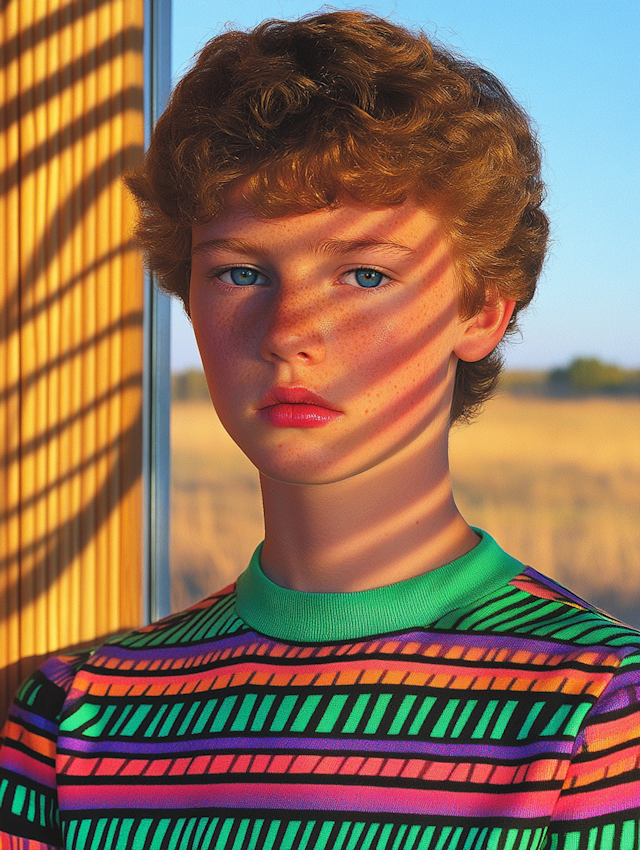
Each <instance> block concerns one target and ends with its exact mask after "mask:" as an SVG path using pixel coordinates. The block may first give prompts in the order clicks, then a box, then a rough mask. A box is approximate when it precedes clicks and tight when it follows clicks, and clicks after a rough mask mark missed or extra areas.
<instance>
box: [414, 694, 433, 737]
mask: <svg viewBox="0 0 640 850" xmlns="http://www.w3.org/2000/svg"><path fill="white" fill-rule="evenodd" d="M435 702H436V698H435V697H425V698H424V699H423V700H422V705H421V706H420V708H419V709H418V713H417V714H416V716H415V717H414V719H413V723H412V724H411V726H409V731H408V732H407V734H408V735H417V734H418V732H419V731H420V730H421V729H422V724H423V723H424V721H425V720H426V719H427V715H428V714H429V712H430V711H431V709H432V708H433V706H434V705H435Z"/></svg>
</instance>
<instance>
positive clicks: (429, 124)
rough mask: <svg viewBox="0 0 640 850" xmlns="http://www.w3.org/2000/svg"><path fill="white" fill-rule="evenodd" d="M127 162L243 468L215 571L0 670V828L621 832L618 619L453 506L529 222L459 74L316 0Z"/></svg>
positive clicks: (205, 75)
mask: <svg viewBox="0 0 640 850" xmlns="http://www.w3.org/2000/svg"><path fill="white" fill-rule="evenodd" d="M129 185H130V187H131V188H132V190H133V192H134V194H135V195H136V197H137V199H138V201H139V203H140V209H141V221H140V227H139V236H140V241H141V244H142V245H143V247H144V249H145V250H146V252H147V255H148V258H149V263H150V266H151V268H153V269H154V271H155V272H156V274H157V275H158V277H159V279H160V280H161V281H162V282H163V285H164V286H165V287H166V288H167V289H168V290H169V291H170V292H173V293H175V294H176V295H178V296H179V297H180V298H182V300H183V302H184V304H185V307H186V309H187V310H188V312H189V313H190V316H191V318H192V321H193V325H194V328H195V332H196V336H197V339H198V343H199V346H200V350H201V352H202V359H203V363H204V367H205V372H206V375H207V379H208V382H209V387H210V391H211V396H212V399H213V402H214V404H215V407H216V409H217V411H218V413H219V415H220V418H221V420H222V422H223V424H224V425H225V427H226V428H227V430H228V431H229V433H230V434H231V436H232V437H233V439H234V440H235V441H236V442H237V443H238V445H239V446H240V447H241V448H242V449H243V451H245V453H246V454H247V456H248V457H249V458H250V459H251V460H252V461H253V462H254V464H255V465H256V466H257V468H258V469H259V471H260V476H261V482H262V491H263V500H264V511H265V527H266V535H265V541H264V544H263V545H261V546H260V547H259V548H258V550H257V551H256V553H255V555H254V557H253V559H252V561H251V563H250V565H249V567H248V568H247V570H246V572H244V573H243V574H242V575H241V576H240V578H239V579H238V582H237V584H236V585H234V586H232V587H228V588H226V589H224V590H221V591H219V592H217V593H215V594H214V595H213V596H211V597H209V598H208V599H205V600H204V601H203V602H201V603H199V604H198V605H196V606H194V607H193V608H191V609H189V610H187V611H184V612H182V613H179V614H176V615H174V616H172V617H169V618H167V619H166V620H163V621H161V622H159V623H155V624H152V625H151V626H148V627H145V628H143V629H140V630H139V631H137V632H134V633H132V634H129V635H126V636H125V637H122V638H119V639H116V640H113V641H110V642H109V643H108V644H107V645H105V646H103V647H101V648H99V649H98V650H96V651H95V652H93V653H84V654H81V655H78V656H74V657H65V658H58V659H54V660H51V661H49V662H47V663H46V664H45V665H44V666H43V667H42V668H41V670H40V671H39V672H38V673H36V674H35V675H34V676H33V677H32V678H31V679H30V680H29V681H27V683H26V684H25V685H24V686H23V687H22V689H21V690H20V692H19V694H18V696H17V698H16V701H15V704H14V707H13V710H12V713H11V717H10V719H9V722H8V724H7V727H6V731H5V735H6V739H5V744H4V748H3V751H2V765H3V773H2V779H1V783H0V812H1V815H0V824H1V829H2V830H3V833H2V844H1V846H2V847H3V848H4V847H12V848H13V847H20V848H30V850H32V848H44V847H65V848H73V850H89V848H98V847H100V848H103V847H104V848H107V850H115V848H118V850H119V848H154V850H160V848H172V850H173V848H181V849H184V850H186V848H216V850H223V848H224V850H246V849H247V848H278V850H290V848H291V850H293V848H299V850H320V848H331V850H365V848H378V850H383V848H384V850H454V848H456V850H489V848H491V850H500V848H502V850H540V848H548V850H587V848H589V850H605V848H606V850H631V848H637V847H638V846H640V770H639V768H638V758H639V755H640V740H639V730H640V720H639V716H640V715H639V713H638V697H639V690H640V635H638V633H637V632H635V631H634V630H632V629H630V628H627V627H625V626H623V625H621V624H620V623H618V622H617V621H615V620H613V619H612V618H610V617H608V616H607V615H605V614H603V613H601V612H599V611H596V610H595V609H593V608H592V607H591V606H590V605H588V604H587V603H585V602H583V601H582V600H580V599H578V598H576V597H575V596H574V595H572V594H571V593H570V592H568V591H567V590H565V589H564V588H562V587H560V586H558V585H557V584H555V583H554V582H553V581H551V580H550V579H548V578H545V577H544V576H541V575H540V574H538V573H537V572H536V571H535V570H533V569H531V568H529V567H525V566H524V565H522V564H520V563H519V562H517V561H516V560H514V559H513V558H511V557H510V556H509V555H507V554H506V553H504V552H503V551H502V550H501V549H500V548H499V546H498V545H497V543H495V542H494V541H493V540H492V539H491V537H490V536H489V535H488V534H487V533H486V532H484V531H480V530H478V529H473V528H470V527H469V526H468V524H467V523H466V522H465V520H464V519H463V518H462V517H461V515H460V514H459V512H458V510H457V508H456V505H455V502H454V500H453V496H452V493H451V485H450V479H449V471H448V461H447V436H448V430H449V426H450V423H451V422H452V421H455V420H458V419H461V418H465V417H469V416H470V415H471V414H472V413H473V412H474V411H475V410H477V408H478V406H479V405H480V404H481V403H482V402H483V401H484V400H485V399H486V398H487V397H488V396H489V395H490V394H491V392H492V390H493V389H494V387H495V384H496V380H497V376H498V373H499V368H500V359H499V355H498V354H497V347H498V346H499V343H500V341H501V340H502V338H503V336H504V334H505V333H508V332H510V331H512V330H513V329H514V327H515V323H516V319H517V316H518V314H519V311H520V310H521V309H523V308H524V307H525V306H526V305H527V304H528V303H529V301H530V300H531V298H532V296H533V292H534V289H535V283H536V279H537V277H538V274H539V272H540V268H541V265H542V261H543V254H544V249H545V243H546V238H547V219H546V217H545V215H544V213H543V212H542V211H541V203H542V200H543V187H542V184H541V181H540V161H539V153H538V148H537V145H536V142H535V139H534V136H533V133H532V131H531V128H530V126H529V123H528V120H527V118H526V116H525V115H524V113H523V112H522V110H521V109H520V108H519V107H518V106H517V104H515V103H514V101H513V100H512V98H511V97H510V95H509V94H508V93H507V92H506V91H505V89H504V87H503V86H502V85H501V84H500V83H499V82H498V80H496V79H495V77H493V76H492V75H491V74H489V73H488V72H486V71H484V70H483V69H481V68H479V67H477V66H476V65H474V64H472V63H470V62H468V61H466V60H463V59H460V58H457V57H455V56H453V55H451V54H450V53H448V52H447V51H446V50H444V49H443V48H441V47H436V46H434V45H433V44H432V43H430V41H429V40H428V39H427V38H426V37H425V36H424V35H422V34H419V33H418V34H413V33H410V32H408V31H407V30H406V29H403V28H401V27H398V26H396V25H393V24H391V23H389V22H387V21H385V20H382V19H379V18H376V17H373V16H368V15H365V14H360V13H355V12H336V13H329V14H322V15H318V16H315V17H308V18H303V19H301V20H300V21H296V22H292V23H286V22H278V21H275V22H274V21H271V22H267V23H265V24H263V25H261V26H260V27H257V28H256V29H255V30H253V31H251V32H248V33H240V32H228V33H225V34H223V35H221V36H219V37H217V38H215V39H213V40H212V41H211V42H209V44H207V45H206V46H205V48H204V49H203V51H202V52H201V54H200V56H199V58H198V61H197V63H196V64H195V66H194V68H193V69H192V70H191V71H190V72H189V73H188V74H187V75H186V77H185V78H184V79H183V81H182V82H181V83H180V84H179V85H178V87H177V88H176V91H175V93H174V95H173V97H172V100H171V102H170V104H169V107H168V109H167V111H166V112H165V114H164V115H163V117H162V118H161V119H160V121H159V123H158V126H157V129H156V131H155V133H154V136H153V140H152V143H151V147H150V150H149V152H148V154H147V157H146V160H145V162H144V164H143V165H142V166H141V167H140V169H139V170H138V171H137V172H136V173H134V174H132V175H130V177H129Z"/></svg>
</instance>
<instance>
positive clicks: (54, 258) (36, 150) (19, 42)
mask: <svg viewBox="0 0 640 850" xmlns="http://www.w3.org/2000/svg"><path fill="white" fill-rule="evenodd" d="M142 6H143V4H142V0H8V2H5V3H3V4H2V11H1V12H0V43H1V45H2V61H1V62H0V100H1V103H2V110H3V118H2V121H1V122H0V131H1V134H0V174H1V178H0V179H1V184H0V209H1V212H0V216H1V220H0V226H1V227H2V232H1V235H0V257H1V263H2V268H1V270H0V297H1V299H2V306H1V309H0V394H1V395H0V398H1V401H0V441H2V442H1V451H2V463H1V465H0V500H1V505H0V508H1V515H0V555H1V559H2V560H1V573H0V713H2V712H3V710H4V707H5V706H6V704H7V701H8V700H9V699H10V698H11V695H12V694H13V692H14V691H15V689H16V687H17V686H18V684H19V683H20V681H21V679H23V678H24V677H25V675H27V674H28V673H30V672H31V671H32V669H33V668H34V667H35V666H36V664H37V663H38V661H40V660H42V657H43V656H46V655H48V654H51V653H53V652H55V651H56V650H59V649H61V648H66V647H70V646H74V645H78V644H90V643H91V642H93V641H96V640H100V639H101V638H102V637H104V636H106V635H108V634H110V633H113V632H116V631H119V630H125V629H127V628H130V627H132V626H134V625H136V624H138V623H139V622H140V617H141V566H142V558H141V539H142V534H141V493H140V474H141V406H142V399H141V393H142V306H143V282H142V271H141V265H140V260H139V258H138V256H137V255H136V253H135V251H134V250H133V248H132V246H131V243H130V235H129V234H130V229H131V221H132V214H133V211H132V206H131V202H130V200H129V199H128V197H127V196H126V192H125V190H124V189H123V187H122V186H121V183H120V176H121V174H122V172H123V170H124V169H126V168H127V167H129V166H131V165H132V164H133V163H135V162H136V161H137V159H138V158H139V156H140V152H141V149H142V144H143V132H144V129H143V128H144V123H143V113H142V73H143V65H142Z"/></svg>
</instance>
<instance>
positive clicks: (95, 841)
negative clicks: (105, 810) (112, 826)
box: [90, 818, 109, 850]
mask: <svg viewBox="0 0 640 850" xmlns="http://www.w3.org/2000/svg"><path fill="white" fill-rule="evenodd" d="M108 823H109V819H108V818H100V820H99V821H98V823H97V824H96V831H95V832H94V833H93V838H92V839H91V848H90V850H100V848H102V847H103V846H104V845H103V842H102V835H103V833H104V831H105V829H106V828H107V824H108Z"/></svg>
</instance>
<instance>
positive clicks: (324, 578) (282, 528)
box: [260, 434, 479, 593]
mask: <svg viewBox="0 0 640 850" xmlns="http://www.w3.org/2000/svg"><path fill="white" fill-rule="evenodd" d="M261 487H262V499H263V505H264V516H265V542H264V546H263V549H262V554H261V559H260V560H261V566H262V569H263V571H264V573H265V574H266V575H267V577H268V578H270V579H271V580H272V581H273V582H275V583H276V584H278V585H280V586H281V587H286V588H290V589H292V590H302V591H308V592H316V593H341V592H351V591H359V590H370V589H372V588H375V587H382V586H384V585H388V584H393V583H395V582H398V581H404V580H405V579H408V578H413V577H414V576H416V575H420V574H422V573H425V572H428V571H429V570H433V569H435V568H436V567H440V566H442V565H443V564H447V563H449V562H450V561H453V560H455V559H456V558H459V557H460V556H462V555H464V554H466V553H467V552H469V551H470V550H471V549H473V548H474V546H475V545H476V544H477V543H478V540H479V538H478V536H477V535H476V534H475V532H474V531H472V529H471V528H470V527H469V526H468V524H467V523H466V522H465V520H464V519H463V518H462V516H461V515H460V513H459V511H458V509H457V507H456V505H455V502H454V499H453V494H452V491H451V479H450V475H449V464H448V451H447V435H446V434H445V435H444V437H443V439H442V440H441V443H440V444H439V445H437V446H435V447H434V446H433V444H432V445H431V446H429V448H428V450H425V449H424V448H423V449H422V450H415V449H414V450H411V449H408V450H407V451H404V452H401V453H400V454H399V455H397V456H395V457H393V458H390V459H388V460H386V461H385V462H383V463H381V464H378V465H377V466H376V467H375V468H373V469H369V470H366V471H364V472H361V473H359V474H358V475H354V476H353V477H351V478H348V479H346V480H342V481H337V482H332V483H328V484H312V485H307V484H289V483H285V482H282V481H276V480H274V479H271V478H267V477H266V476H261Z"/></svg>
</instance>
